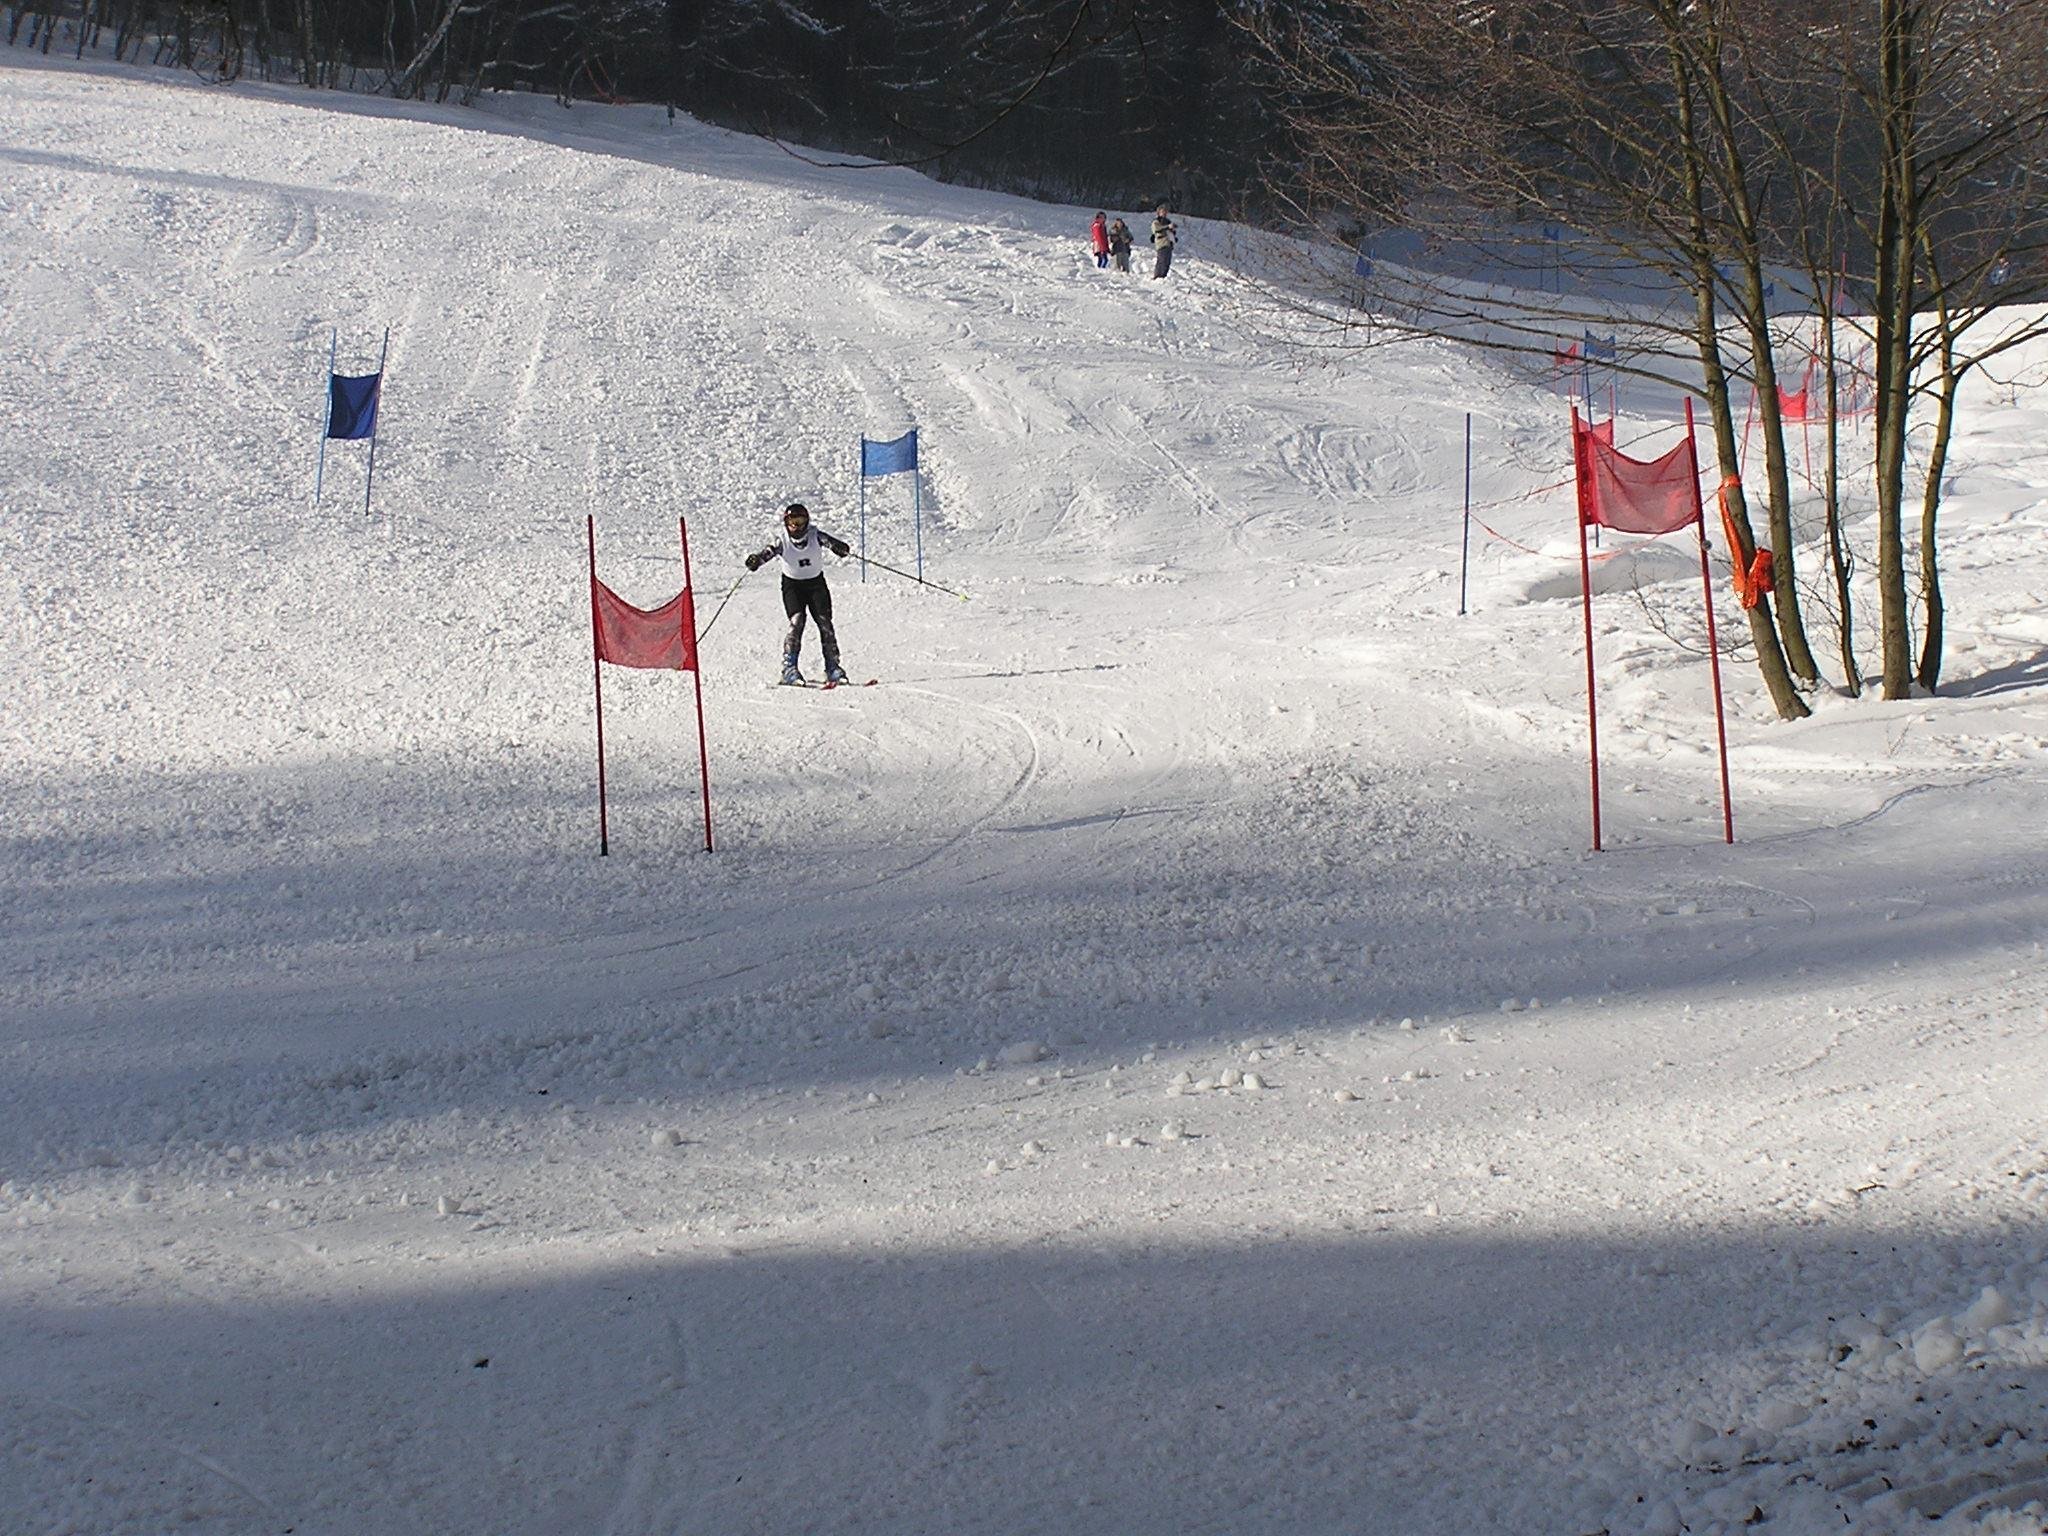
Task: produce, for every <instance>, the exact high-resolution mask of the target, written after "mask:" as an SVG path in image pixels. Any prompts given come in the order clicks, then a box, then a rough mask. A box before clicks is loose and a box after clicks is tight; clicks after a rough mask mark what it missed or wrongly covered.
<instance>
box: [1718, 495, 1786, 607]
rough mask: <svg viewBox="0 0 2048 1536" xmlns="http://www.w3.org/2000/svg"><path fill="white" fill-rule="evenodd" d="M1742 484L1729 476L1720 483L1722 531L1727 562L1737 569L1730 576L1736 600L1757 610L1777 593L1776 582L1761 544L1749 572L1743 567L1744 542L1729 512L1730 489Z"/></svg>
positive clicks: (1768, 558)
mask: <svg viewBox="0 0 2048 1536" xmlns="http://www.w3.org/2000/svg"><path fill="white" fill-rule="evenodd" d="M1740 484H1742V481H1741V480H1740V479H1738V478H1737V477H1736V476H1734V475H1729V476H1728V477H1727V478H1726V479H1724V480H1723V481H1722V482H1721V491H1720V502H1721V531H1722V532H1723V533H1724V534H1726V535H1727V536H1728V558H1729V560H1730V561H1731V562H1732V563H1733V565H1734V570H1733V571H1732V572H1731V575H1732V577H1733V580H1734V584H1735V596H1736V598H1737V600H1738V601H1740V602H1741V604H1742V606H1743V607H1744V608H1754V607H1755V606H1756V605H1757V604H1758V603H1760V602H1762V601H1763V600H1764V595H1765V594H1766V593H1769V592H1775V591H1777V590H1778V587H1777V581H1776V579H1775V578H1774V577H1773V575H1772V574H1771V552H1770V551H1769V550H1768V549H1765V548H1764V547H1763V546H1762V545H1761V544H1759V545H1758V546H1757V549H1756V554H1755V556H1754V557H1752V558H1751V560H1750V562H1749V566H1748V568H1747V569H1744V568H1743V564H1742V540H1741V538H1740V537H1739V536H1738V535H1737V533H1736V530H1735V516H1734V514H1733V513H1731V512H1730V511H1729V510H1728V489H1729V487H1730V486H1738V485H1740Z"/></svg>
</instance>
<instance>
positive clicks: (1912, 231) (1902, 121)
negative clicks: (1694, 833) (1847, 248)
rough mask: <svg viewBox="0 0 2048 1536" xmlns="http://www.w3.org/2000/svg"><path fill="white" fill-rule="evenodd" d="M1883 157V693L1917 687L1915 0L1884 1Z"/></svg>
mask: <svg viewBox="0 0 2048 1536" xmlns="http://www.w3.org/2000/svg"><path fill="white" fill-rule="evenodd" d="M1878 16H1879V33H1880V36H1879V48H1880V64H1879V81H1880V88H1881V91H1882V112H1881V117H1882V123H1881V128H1882V133H1883V140H1884V153H1883V156H1882V162H1881V166H1880V187H1879V192H1878V216H1877V252H1876V255H1877V305H1876V308H1877V315H1876V321H1877V356H1876V370H1877V454H1876V461H1877V597H1878V608H1879V616H1880V634H1881V637H1882V643H1883V676H1884V696H1885V697H1886V698H1887V699H1903V698H1908V697H1910V696H1911V694H1912V691H1913V653H1912V643H1911V639H1910V637H1909V635H1908V632H1907V617H1908V615H1907V608H1906V562H1905V543H1904V514H1903V504H1904V501H1905V475H1906V425H1907V423H1906V416H1907V411H1908V409H1909V407H1910V406H1911V404H1912V398H1913V312H1914V300H1915V291H1914V281H1913V279H1914V262H1913V251H1914V247H1915V245H1916V243H1917V238H1916V237H1917V235H1918V225H1919V217H1918V206H1917V202H1916V197H1917V191H1916V185H1915V181H1914V176H1915V172H1916V170H1917V166H1916V164H1915V160H1916V156H1915V153H1914V144H1915V135H1916V126H1915V115H1914V114H1915V108H1916V105H1917V102H1916V94H1917V91H1918V71H1917V69H1916V67H1915V63H1914V43H1915V41H1916V38H1917V32H1918V26H1919V6H1918V4H1917V3H1916V0H1878Z"/></svg>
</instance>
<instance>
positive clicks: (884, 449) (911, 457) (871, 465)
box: [860, 427, 917, 480]
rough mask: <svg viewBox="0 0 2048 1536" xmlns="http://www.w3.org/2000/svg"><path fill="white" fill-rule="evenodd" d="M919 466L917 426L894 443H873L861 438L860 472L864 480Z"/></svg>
mask: <svg viewBox="0 0 2048 1536" xmlns="http://www.w3.org/2000/svg"><path fill="white" fill-rule="evenodd" d="M916 468H917V428H915V427H912V428H911V429H910V430H909V431H908V432H906V433H904V434H903V435H902V436H901V437H899V438H897V439H896V441H894V442H893V443H871V442H869V441H868V440H867V439H866V438H862V439H861V440H860V473H861V478H862V479H863V480H866V479H869V478H871V477H873V476H875V475H900V474H902V473H903V472H904V471H905V470H908V469H916Z"/></svg>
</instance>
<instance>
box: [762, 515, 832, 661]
mask: <svg viewBox="0 0 2048 1536" xmlns="http://www.w3.org/2000/svg"><path fill="white" fill-rule="evenodd" d="M828 549H829V550H831V551H832V553H833V554H835V555H837V556H838V557H839V558H840V559H842V560H844V559H845V558H846V557H847V556H848V555H850V554H852V553H853V550H852V549H851V548H850V547H849V546H848V544H847V543H846V541H845V540H844V539H835V538H833V537H832V535H831V534H829V533H827V532H825V530H824V529H822V528H814V527H812V526H811V509H810V508H809V507H807V506H805V505H804V504H803V503H802V502H800V501H792V502H791V503H790V504H789V505H788V506H786V507H784V508H783V509H782V534H781V536H780V537H779V538H777V539H776V540H775V542H774V543H773V544H770V545H769V546H768V547H767V548H766V549H757V550H755V551H754V553H752V554H751V555H749V556H747V569H748V570H750V571H758V570H759V569H761V567H762V566H764V565H766V564H767V563H768V562H769V561H770V560H773V559H774V558H775V557H776V556H777V555H780V556H781V557H782V611H783V612H784V613H786V614H788V615H789V634H788V636H787V637H786V638H785V639H784V640H783V642H782V680H783V682H785V683H787V684H789V685H790V686H792V687H796V688H801V687H802V686H803V684H804V675H803V673H801V672H799V671H798V670H797V666H796V663H797V652H798V651H799V650H800V649H801V648H802V646H803V639H804V616H805V615H806V614H808V615H810V616H811V617H812V618H815V619H816V620H817V621H818V648H819V649H820V650H821V651H823V652H824V653H825V682H826V684H827V685H828V686H831V685H836V684H839V683H843V682H845V681H846V669H845V668H843V667H841V666H840V665H839V636H838V634H837V633H836V632H835V631H834V630H833V628H832V589H831V588H830V587H828V586H826V585H825V551H826V550H828Z"/></svg>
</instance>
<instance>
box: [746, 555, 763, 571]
mask: <svg viewBox="0 0 2048 1536" xmlns="http://www.w3.org/2000/svg"><path fill="white" fill-rule="evenodd" d="M747 569H748V570H750V571H758V570H759V569H761V557H760V555H758V554H752V555H749V556H747Z"/></svg>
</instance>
